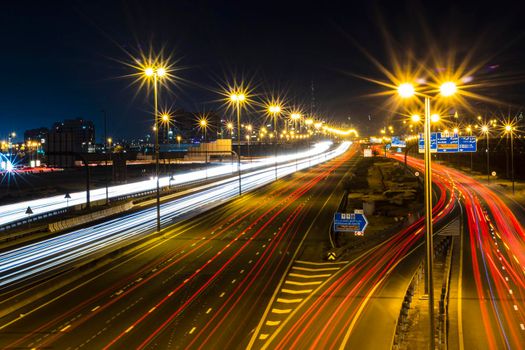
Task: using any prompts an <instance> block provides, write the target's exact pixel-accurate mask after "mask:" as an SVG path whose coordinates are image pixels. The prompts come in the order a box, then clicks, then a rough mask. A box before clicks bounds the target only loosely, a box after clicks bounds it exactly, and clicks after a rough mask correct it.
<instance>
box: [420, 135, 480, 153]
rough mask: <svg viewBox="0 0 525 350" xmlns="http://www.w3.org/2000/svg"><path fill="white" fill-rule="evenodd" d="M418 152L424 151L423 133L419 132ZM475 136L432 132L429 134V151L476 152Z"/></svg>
mask: <svg viewBox="0 0 525 350" xmlns="http://www.w3.org/2000/svg"><path fill="white" fill-rule="evenodd" d="M418 147H419V153H424V152H425V149H424V147H425V142H424V140H423V134H419V142H418ZM476 151H477V140H476V136H458V135H457V134H445V133H440V132H433V133H431V134H430V152H433V153H436V152H437V153H457V152H476Z"/></svg>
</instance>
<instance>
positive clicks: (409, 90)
mask: <svg viewBox="0 0 525 350" xmlns="http://www.w3.org/2000/svg"><path fill="white" fill-rule="evenodd" d="M397 92H398V94H399V96H401V97H403V98H408V97H412V96H414V94H415V92H416V91H415V89H414V85H412V84H410V83H403V84H401V85H399V86H398V88H397Z"/></svg>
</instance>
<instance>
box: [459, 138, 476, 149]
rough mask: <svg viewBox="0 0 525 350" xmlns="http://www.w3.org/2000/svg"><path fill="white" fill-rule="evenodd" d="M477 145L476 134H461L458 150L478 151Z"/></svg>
mask: <svg viewBox="0 0 525 350" xmlns="http://www.w3.org/2000/svg"><path fill="white" fill-rule="evenodd" d="M477 145H478V143H477V139H476V136H460V137H459V147H458V152H476V151H477V150H478V149H477Z"/></svg>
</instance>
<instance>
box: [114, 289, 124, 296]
mask: <svg viewBox="0 0 525 350" xmlns="http://www.w3.org/2000/svg"><path fill="white" fill-rule="evenodd" d="M122 293H124V291H123V290H122V289H121V290H119V291H118V292H116V293H115V295H120V294H122Z"/></svg>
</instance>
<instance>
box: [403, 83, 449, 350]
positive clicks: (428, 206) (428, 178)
mask: <svg viewBox="0 0 525 350" xmlns="http://www.w3.org/2000/svg"><path fill="white" fill-rule="evenodd" d="M456 91H457V87H456V84H454V83H453V82H445V83H443V84H442V85H441V87H440V93H441V95H442V96H444V97H449V96H452V95H454V94H455V93H456ZM397 92H398V94H399V95H400V96H401V97H402V98H410V97H412V96H414V95H415V94H416V91H415V89H414V86H413V85H412V84H410V83H404V84H401V85H399V87H398V89H397ZM424 100H425V121H424V150H425V191H424V192H425V227H426V235H425V239H426V270H427V271H426V272H427V273H426V277H427V278H426V280H425V281H426V283H425V287H426V288H425V289H426V292H427V293H428V311H429V321H430V322H429V326H430V328H429V333H430V344H429V345H430V348H431V349H434V348H435V339H434V330H435V320H434V279H433V268H432V266H433V254H434V252H433V250H434V247H433V226H432V162H431V153H430V131H431V130H430V125H431V123H432V122H437V121H438V120H439V115H437V114H434V115H431V114H430V113H431V112H430V97H429V96H427V95H424Z"/></svg>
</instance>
